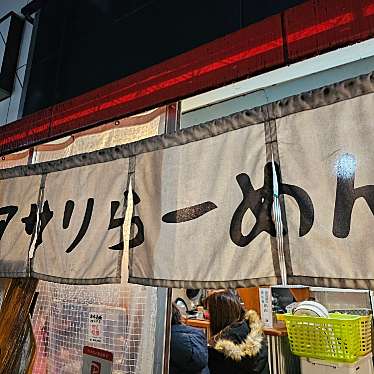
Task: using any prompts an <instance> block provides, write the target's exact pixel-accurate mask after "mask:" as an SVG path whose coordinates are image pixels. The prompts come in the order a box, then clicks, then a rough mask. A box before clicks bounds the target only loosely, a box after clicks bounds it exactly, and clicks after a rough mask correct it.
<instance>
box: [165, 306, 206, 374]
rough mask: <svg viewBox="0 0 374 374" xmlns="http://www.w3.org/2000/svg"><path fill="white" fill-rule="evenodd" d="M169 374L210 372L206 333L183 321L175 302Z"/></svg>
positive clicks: (204, 373)
mask: <svg viewBox="0 0 374 374" xmlns="http://www.w3.org/2000/svg"><path fill="white" fill-rule="evenodd" d="M169 374H209V369H208V346H207V341H206V337H205V334H204V332H203V331H201V330H200V329H196V328H193V327H191V326H186V325H184V324H183V323H182V316H181V313H180V311H179V309H178V307H177V306H176V304H175V303H173V304H172V315H171V341H170V363H169Z"/></svg>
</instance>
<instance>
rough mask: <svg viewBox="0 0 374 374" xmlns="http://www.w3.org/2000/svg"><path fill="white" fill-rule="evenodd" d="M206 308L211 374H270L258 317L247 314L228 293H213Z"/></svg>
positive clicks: (251, 313)
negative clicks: (209, 335) (208, 324)
mask: <svg viewBox="0 0 374 374" xmlns="http://www.w3.org/2000/svg"><path fill="white" fill-rule="evenodd" d="M206 306H207V308H208V312H209V318H210V333H211V339H210V340H209V364H208V366H209V370H210V374H221V373H222V374H228V373H230V374H242V373H243V374H255V373H256V374H269V365H268V349H267V344H266V341H265V337H264V334H263V331H262V323H261V321H260V318H259V317H258V315H257V313H256V312H255V311H253V310H250V311H247V312H246V311H245V310H244V308H243V307H242V305H241V304H240V300H239V298H238V296H237V295H236V294H235V293H234V292H233V291H230V290H221V291H217V292H213V293H212V294H210V295H209V296H208V298H207V299H206Z"/></svg>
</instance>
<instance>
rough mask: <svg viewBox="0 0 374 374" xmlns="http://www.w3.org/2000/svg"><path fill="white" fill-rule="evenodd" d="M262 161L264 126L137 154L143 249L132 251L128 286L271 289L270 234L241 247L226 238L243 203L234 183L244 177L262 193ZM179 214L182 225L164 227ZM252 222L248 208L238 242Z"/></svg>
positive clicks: (137, 213) (136, 181) (136, 182)
mask: <svg viewBox="0 0 374 374" xmlns="http://www.w3.org/2000/svg"><path fill="white" fill-rule="evenodd" d="M265 162H266V152H265V134H264V125H263V124H259V125H253V126H248V127H244V128H242V129H239V130H235V131H231V132H227V133H225V134H222V135H219V136H214V137H211V138H207V139H203V140H200V141H195V142H192V143H189V144H185V145H183V146H176V147H172V148H168V149H164V150H160V151H155V152H149V153H144V154H141V155H138V156H137V157H136V167H135V178H134V179H133V186H134V187H133V188H134V192H135V193H136V194H137V195H138V197H139V199H140V202H139V203H137V204H135V201H134V210H135V212H134V216H138V217H140V219H141V220H142V222H143V224H144V243H143V244H141V245H139V246H136V247H135V248H132V249H131V250H130V281H132V282H139V283H143V284H152V285H161V286H169V287H173V286H178V287H181V286H186V285H188V286H191V285H192V286H193V285H195V286H196V285H198V286H200V287H203V286H204V285H205V286H206V285H209V287H214V286H215V285H219V286H220V287H221V286H222V284H223V282H225V284H226V285H228V284H231V285H242V286H245V285H251V284H253V283H256V279H259V278H261V279H262V280H263V281H264V282H265V283H266V282H267V283H273V282H275V281H276V279H275V270H274V266H273V259H272V258H273V257H272V256H273V254H272V251H271V246H270V239H269V234H268V233H266V232H265V231H263V232H260V233H259V235H258V236H257V237H255V238H254V240H253V241H252V242H250V243H249V244H248V245H245V246H242V247H241V246H239V245H237V244H235V243H234V242H233V241H232V239H231V238H230V224H231V220H232V218H233V215H234V212H235V211H236V209H237V208H238V206H239V205H240V203H241V202H242V201H243V194H242V191H241V188H240V187H239V184H238V182H237V180H236V177H237V176H238V175H240V174H243V173H245V174H247V175H248V176H249V177H250V181H251V183H252V184H253V187H254V189H259V188H261V187H262V186H263V185H264V165H265ZM252 198H253V197H252ZM259 204H260V205H261V203H259ZM177 210H178V211H179V212H178V213H176V214H174V216H177V217H178V219H179V221H180V222H178V223H173V222H165V220H166V217H167V215H168V216H169V221H170V219H171V220H172V213H171V212H173V211H177ZM170 217H171V218H170ZM255 223H256V219H255V216H254V214H253V213H252V212H251V210H250V209H248V210H247V212H246V213H245V215H244V219H243V221H242V224H241V230H242V232H243V235H247V234H248V233H249V232H250V231H251V229H252V228H253V227H254V225H255ZM133 228H134V230H133V231H134V235H133V236H135V235H136V234H137V229H136V227H135V225H134V227H133Z"/></svg>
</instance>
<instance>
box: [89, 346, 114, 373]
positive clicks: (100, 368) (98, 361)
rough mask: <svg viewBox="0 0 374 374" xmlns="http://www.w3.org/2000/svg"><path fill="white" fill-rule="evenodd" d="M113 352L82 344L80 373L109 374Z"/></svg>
mask: <svg viewBox="0 0 374 374" xmlns="http://www.w3.org/2000/svg"><path fill="white" fill-rule="evenodd" d="M112 368H113V353H112V352H108V351H104V350H102V349H98V348H93V347H88V346H84V347H83V367H82V374H111V373H112Z"/></svg>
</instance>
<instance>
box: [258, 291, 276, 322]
mask: <svg viewBox="0 0 374 374" xmlns="http://www.w3.org/2000/svg"><path fill="white" fill-rule="evenodd" d="M259 293H260V309H261V320H262V322H263V324H264V326H265V327H273V305H272V298H271V288H270V287H263V288H259Z"/></svg>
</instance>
